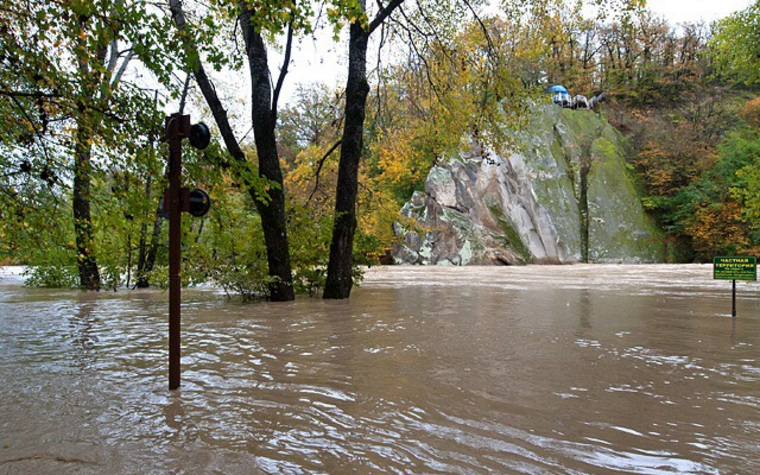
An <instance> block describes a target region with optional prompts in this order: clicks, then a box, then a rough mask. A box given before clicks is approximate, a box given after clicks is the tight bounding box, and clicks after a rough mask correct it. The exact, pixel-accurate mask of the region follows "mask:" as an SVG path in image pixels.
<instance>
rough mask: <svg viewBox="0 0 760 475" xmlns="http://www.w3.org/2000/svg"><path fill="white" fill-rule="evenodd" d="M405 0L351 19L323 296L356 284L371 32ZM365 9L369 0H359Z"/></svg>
mask: <svg viewBox="0 0 760 475" xmlns="http://www.w3.org/2000/svg"><path fill="white" fill-rule="evenodd" d="M403 2H404V0H391V2H389V3H388V4H387V5H386V6H385V7H382V6H381V8H380V11H378V12H377V15H375V18H374V19H373V20H372V22H371V23H370V24H369V25H367V27H366V28H365V27H363V26H362V23H363V22H362V20H361V19H358V20H355V21H354V22H352V23H351V31H350V35H349V40H348V80H347V81H346V109H345V116H346V118H345V123H344V124H343V138H342V139H341V147H340V163H339V165H338V184H337V188H336V193H335V217H334V218H333V219H334V221H333V236H332V242H331V243H330V262H329V263H328V264H327V282H326V283H325V291H324V294H323V297H324V298H326V299H345V298H348V297H349V296H350V295H351V288H352V287H353V284H354V279H353V276H352V270H353V264H354V257H353V254H354V234H355V232H356V195H357V190H358V188H359V160H360V159H361V155H362V142H363V138H364V117H365V113H366V109H367V95H368V94H369V84H368V83H367V44H368V42H369V36H370V35H371V34H372V32H373V31H375V29H376V28H377V27H379V26H380V25H382V24H383V22H384V21H385V19H386V18H388V16H389V15H390V14H391V13H393V11H394V10H395V9H396V8H398V7H399V6H400V5H401V4H402V3H403ZM359 5H360V6H361V9H362V10H363V11H365V10H366V1H365V0H359Z"/></svg>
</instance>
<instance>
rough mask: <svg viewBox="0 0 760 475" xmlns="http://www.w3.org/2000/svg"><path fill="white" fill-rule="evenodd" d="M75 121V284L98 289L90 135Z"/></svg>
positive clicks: (79, 121)
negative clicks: (91, 197) (91, 202)
mask: <svg viewBox="0 0 760 475" xmlns="http://www.w3.org/2000/svg"><path fill="white" fill-rule="evenodd" d="M82 122H83V121H82V120H81V119H79V120H78V121H77V141H76V148H75V151H74V196H73V203H74V235H75V237H76V248H77V267H78V268H79V285H80V286H81V287H82V288H83V289H86V290H100V272H98V263H97V261H96V259H95V255H94V252H93V251H94V249H93V246H94V242H93V238H94V236H93V229H92V217H91V213H90V180H91V173H92V163H91V161H90V153H91V148H90V147H91V146H90V135H89V134H88V133H87V132H86V130H85V128H86V127H87V126H86V125H85V124H83V123H82Z"/></svg>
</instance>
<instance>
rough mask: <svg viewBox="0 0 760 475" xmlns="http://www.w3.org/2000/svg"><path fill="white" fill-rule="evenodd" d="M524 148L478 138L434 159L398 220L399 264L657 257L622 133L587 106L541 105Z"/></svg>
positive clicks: (657, 240) (657, 238) (657, 242)
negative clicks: (453, 154) (493, 146)
mask: <svg viewBox="0 0 760 475" xmlns="http://www.w3.org/2000/svg"><path fill="white" fill-rule="evenodd" d="M521 143H523V147H521V151H520V152H519V153H518V152H515V153H512V154H511V155H509V156H508V157H502V156H499V155H497V154H495V153H494V152H492V151H489V150H481V149H479V148H478V147H477V146H473V148H472V149H471V150H469V151H467V152H463V153H460V155H459V157H457V158H452V159H449V160H447V161H445V162H443V163H440V164H438V165H436V166H434V167H433V168H432V169H431V170H430V173H429V175H428V177H427V180H426V182H425V191H424V192H420V191H418V192H415V193H414V195H413V196H412V198H411V200H410V201H409V202H408V203H406V204H405V205H404V207H403V209H402V211H401V214H402V215H403V216H404V218H405V219H403V220H400V221H399V222H397V223H396V224H395V229H394V230H395V232H396V235H397V236H398V237H399V238H400V242H399V244H397V245H394V248H393V251H392V254H393V257H394V260H395V261H396V262H397V263H400V264H423V265H430V264H439V265H468V264H472V265H484V264H509V265H512V264H525V263H537V264H567V263H576V262H659V261H662V260H663V244H662V240H661V233H660V231H659V230H658V229H657V228H656V226H655V225H654V223H653V221H652V220H651V219H650V218H649V217H648V216H647V215H646V213H645V212H644V209H643V207H642V206H641V202H640V198H639V195H638V193H637V190H636V188H635V186H634V183H633V180H632V178H631V177H630V176H629V172H628V169H627V166H626V162H625V159H624V147H623V142H622V137H621V136H620V134H619V133H618V132H617V131H616V130H615V129H614V128H613V127H612V126H611V125H610V124H609V123H607V121H606V120H604V119H603V118H601V117H600V116H598V115H597V114H596V113H594V112H593V111H589V110H566V109H560V108H557V107H544V108H541V109H540V111H539V113H538V114H536V117H534V119H533V121H532V122H531V124H530V125H529V126H528V127H526V128H525V129H524V130H523V131H522V132H521Z"/></svg>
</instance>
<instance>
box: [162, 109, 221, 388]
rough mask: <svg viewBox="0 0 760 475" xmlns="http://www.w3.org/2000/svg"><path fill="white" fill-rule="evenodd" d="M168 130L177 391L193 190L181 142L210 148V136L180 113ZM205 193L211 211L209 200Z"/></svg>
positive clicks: (172, 364) (172, 373) (172, 352)
mask: <svg viewBox="0 0 760 475" xmlns="http://www.w3.org/2000/svg"><path fill="white" fill-rule="evenodd" d="M165 128H166V141H167V142H168V143H169V188H168V189H167V190H166V193H165V194H164V208H165V209H167V210H168V212H169V389H170V390H174V389H177V388H178V387H179V384H180V357H181V347H180V341H181V335H180V327H181V321H182V318H181V312H180V311H181V292H182V278H181V267H182V248H181V246H182V211H190V190H189V189H187V188H182V139H183V138H190V144H191V145H193V146H194V147H196V148H198V149H201V150H202V149H204V148H206V147H207V146H208V144H209V140H210V134H209V130H208V127H206V126H205V125H204V124H202V123H201V124H195V125H193V126H192V127H191V126H190V116H189V115H183V114H181V113H176V114H172V115H171V116H169V117H167V118H166V121H165ZM196 191H199V190H196ZM203 194H204V195H205V199H206V202H205V203H204V205H205V211H208V205H209V204H210V201H209V200H208V195H207V194H205V192H203ZM203 214H206V213H205V212H203V213H202V214H197V213H193V215H194V216H203Z"/></svg>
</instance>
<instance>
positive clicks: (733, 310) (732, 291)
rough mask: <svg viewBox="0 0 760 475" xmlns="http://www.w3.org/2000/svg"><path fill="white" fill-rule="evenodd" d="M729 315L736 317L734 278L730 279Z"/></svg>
mask: <svg viewBox="0 0 760 475" xmlns="http://www.w3.org/2000/svg"><path fill="white" fill-rule="evenodd" d="M731 316H732V317H736V279H733V280H732V281H731Z"/></svg>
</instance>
